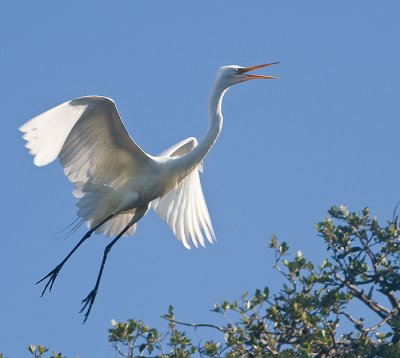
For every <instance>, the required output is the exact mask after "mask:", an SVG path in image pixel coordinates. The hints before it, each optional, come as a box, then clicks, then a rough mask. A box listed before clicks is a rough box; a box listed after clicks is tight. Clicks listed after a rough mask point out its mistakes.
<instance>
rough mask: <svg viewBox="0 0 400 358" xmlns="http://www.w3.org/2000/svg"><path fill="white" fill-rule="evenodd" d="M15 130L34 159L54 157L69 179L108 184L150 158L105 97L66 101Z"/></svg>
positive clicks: (44, 161) (41, 161)
mask: <svg viewBox="0 0 400 358" xmlns="http://www.w3.org/2000/svg"><path fill="white" fill-rule="evenodd" d="M20 130H21V131H22V132H24V136H23V138H24V139H25V140H26V141H27V144H26V147H27V148H28V149H29V151H30V153H31V154H32V155H34V163H35V164H36V165H38V166H43V165H46V164H49V163H51V162H52V161H54V160H55V159H56V158H57V156H58V157H59V159H60V161H61V164H62V165H63V167H64V171H65V174H66V175H67V177H68V179H69V180H71V181H72V182H73V183H77V182H80V183H82V182H84V183H85V182H87V181H90V183H91V184H101V185H107V184H108V185H109V184H111V183H114V182H115V181H118V180H121V179H122V178H123V177H124V176H126V175H127V174H128V173H131V172H132V171H133V172H135V171H137V170H139V168H140V167H141V166H142V165H143V164H146V162H147V161H149V160H151V159H150V158H149V156H148V155H147V154H146V153H145V152H144V151H143V150H142V149H141V148H140V147H139V146H138V145H137V144H136V143H135V142H134V141H133V140H132V138H131V137H130V136H129V134H128V132H127V131H126V129H125V127H124V124H123V123H122V120H121V118H120V116H119V114H118V111H117V108H116V106H115V103H114V102H113V101H112V100H111V99H109V98H106V97H100V96H90V97H81V98H78V99H75V100H72V101H68V102H65V103H63V104H61V105H59V106H57V107H55V108H52V109H50V110H49V111H47V112H45V113H43V114H41V115H39V116H37V117H35V118H33V119H31V120H30V121H28V122H27V123H25V124H24V125H23V126H21V127H20ZM121 177H122V178H121ZM80 185H81V184H80Z"/></svg>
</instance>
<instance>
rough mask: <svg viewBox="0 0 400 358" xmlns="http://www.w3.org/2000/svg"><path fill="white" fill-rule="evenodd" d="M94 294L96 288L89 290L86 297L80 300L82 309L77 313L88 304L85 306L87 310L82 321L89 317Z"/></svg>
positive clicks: (95, 293)
mask: <svg viewBox="0 0 400 358" xmlns="http://www.w3.org/2000/svg"><path fill="white" fill-rule="evenodd" d="M96 295H97V290H96V289H95V290H92V291H90V293H89V294H88V295H87V297H86V298H85V299H83V300H82V304H83V307H82V309H81V310H80V311H79V313H82V312H83V311H84V310H85V309H86V307H88V306H89V307H88V308H87V310H86V313H85V315H84V316H85V318H84V319H83V323H85V322H86V320H87V319H88V317H89V314H90V311H91V309H92V306H93V303H94V300H95V298H96Z"/></svg>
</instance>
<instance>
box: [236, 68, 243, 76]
mask: <svg viewBox="0 0 400 358" xmlns="http://www.w3.org/2000/svg"><path fill="white" fill-rule="evenodd" d="M242 73H244V68H242V67H238V68H236V69H235V74H237V75H241V74H242Z"/></svg>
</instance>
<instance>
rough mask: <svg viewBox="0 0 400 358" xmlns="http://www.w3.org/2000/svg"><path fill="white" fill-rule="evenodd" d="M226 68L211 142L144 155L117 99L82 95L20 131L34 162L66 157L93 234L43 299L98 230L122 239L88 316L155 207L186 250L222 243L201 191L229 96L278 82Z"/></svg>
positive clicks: (215, 101) (216, 96) (191, 141)
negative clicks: (237, 89)
mask: <svg viewBox="0 0 400 358" xmlns="http://www.w3.org/2000/svg"><path fill="white" fill-rule="evenodd" d="M269 65H271V64H264V65H259V66H253V67H247V68H245V67H241V66H233V65H232V66H224V67H221V69H220V70H219V72H218V75H217V79H216V82H215V84H214V87H213V89H212V92H211V96H210V102H209V110H208V112H209V129H208V132H207V134H206V136H205V137H204V139H203V140H202V141H201V142H200V143H198V141H197V140H196V139H195V138H193V137H190V138H188V139H185V140H183V141H181V142H179V143H177V144H175V145H173V146H172V147H170V148H168V149H167V150H165V151H164V152H162V153H161V154H160V155H159V156H152V155H150V154H147V153H145V152H144V151H143V150H142V149H141V148H140V147H139V146H138V145H137V144H136V143H135V141H134V140H133V139H132V138H131V137H130V136H129V134H128V132H127V131H126V129H125V126H124V124H123V122H122V120H121V117H120V115H119V113H118V110H117V108H116V106H115V103H114V101H113V100H112V99H110V98H107V97H102V96H86V97H80V98H77V99H75V100H71V101H68V102H65V103H63V104H60V105H59V106H57V107H54V108H53V109H50V110H49V111H47V112H45V113H43V114H41V115H39V116H37V117H35V118H33V119H31V120H30V121H28V122H27V123H25V124H24V125H22V126H21V127H20V130H21V131H22V132H23V133H24V135H23V138H24V139H25V140H26V141H27V143H26V147H27V148H28V149H29V152H30V153H31V154H32V155H33V156H34V164H36V165H37V166H43V165H47V164H49V163H51V162H53V161H54V160H55V159H56V158H58V159H59V160H60V163H61V165H62V166H63V168H64V173H65V175H66V176H67V178H68V179H69V180H70V181H71V182H72V183H73V184H74V190H73V194H74V196H75V197H76V199H77V204H76V205H77V207H78V216H79V217H81V218H82V220H83V221H85V222H86V224H87V226H88V228H89V231H88V232H87V233H86V234H85V235H84V237H83V238H82V239H81V240H80V241H79V242H78V244H77V245H76V246H75V247H74V248H73V250H72V251H71V252H70V253H69V254H68V255H67V257H66V258H65V259H64V260H63V261H62V262H61V263H60V264H59V265H58V266H56V267H55V269H54V270H52V271H51V272H50V273H49V274H48V275H46V276H45V277H44V278H42V279H41V280H40V281H38V283H39V282H42V281H43V280H45V279H47V278H48V281H47V283H46V285H45V287H44V290H43V292H42V295H43V294H44V292H45V291H46V289H47V288H49V291H50V290H51V289H52V286H53V284H54V281H55V279H56V277H57V275H58V273H59V271H60V270H61V268H62V266H63V265H64V264H65V262H66V261H67V260H68V259H69V257H70V256H71V255H72V254H73V253H74V252H75V251H76V250H77V249H78V247H79V246H80V245H81V244H82V243H83V242H84V241H85V240H86V239H88V238H89V237H90V236H91V235H92V233H102V234H104V235H105V236H112V237H115V238H114V239H113V240H112V241H111V242H110V243H109V244H108V245H107V247H106V249H105V251H104V255H103V261H102V264H101V266H100V271H99V274H98V278H97V281H96V285H95V288H94V289H93V290H92V291H91V292H90V293H89V295H88V296H87V297H86V298H85V299H84V300H83V304H84V305H83V308H82V311H83V310H84V309H85V308H86V307H88V308H87V311H86V313H85V320H86V319H87V317H88V315H89V313H90V310H91V307H92V305H93V302H94V299H95V297H96V294H97V289H98V286H99V283H100V279H101V275H102V272H103V268H104V264H105V261H106V258H107V255H108V253H109V251H110V250H111V247H112V246H113V245H114V244H115V242H117V241H118V239H119V238H120V237H122V236H129V235H132V234H133V233H134V232H135V230H136V227H137V222H138V221H139V220H140V219H141V218H142V217H143V216H145V215H146V213H147V211H148V209H149V208H150V207H153V208H154V210H155V211H156V213H157V214H158V215H159V216H160V218H161V219H162V220H163V221H165V222H166V223H167V224H168V226H169V227H170V229H171V230H172V232H173V233H174V235H175V237H176V238H177V239H178V240H180V241H181V242H182V244H183V245H184V247H186V248H187V249H190V248H191V245H192V244H193V245H194V246H195V247H198V246H199V245H200V246H202V247H205V242H206V241H208V242H210V243H213V242H214V241H215V240H216V237H215V233H214V230H213V227H212V223H211V219H210V215H209V213H208V209H207V205H206V202H205V199H204V195H203V190H202V187H201V182H200V176H199V171H201V170H202V164H203V158H204V157H205V155H206V154H207V153H208V152H209V150H210V149H211V147H212V146H213V145H214V143H215V141H216V140H217V138H218V136H219V133H220V131H221V128H222V123H223V117H222V110H221V106H222V98H223V96H224V94H225V93H226V91H227V90H228V88H229V87H230V86H232V85H234V84H237V83H240V82H244V81H247V80H251V79H256V78H257V79H261V78H265V79H266V78H274V77H272V76H260V75H252V74H247V72H249V71H252V70H254V69H256V68H262V67H266V66H269Z"/></svg>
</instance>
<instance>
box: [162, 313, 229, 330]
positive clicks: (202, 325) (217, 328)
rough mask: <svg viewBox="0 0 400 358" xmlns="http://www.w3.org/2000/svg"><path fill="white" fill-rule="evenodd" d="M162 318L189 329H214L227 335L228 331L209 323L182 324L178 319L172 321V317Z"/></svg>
mask: <svg viewBox="0 0 400 358" xmlns="http://www.w3.org/2000/svg"><path fill="white" fill-rule="evenodd" d="M161 318H164V319H166V320H167V321H170V322H172V323H177V324H180V325H182V326H188V327H193V328H197V327H208V328H214V329H216V330H218V331H220V332H222V333H225V332H226V330H225V329H224V328H222V327H219V326H215V325H213V324H208V323H187V322H182V321H177V320H176V319H172V318H170V317H168V315H161Z"/></svg>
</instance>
